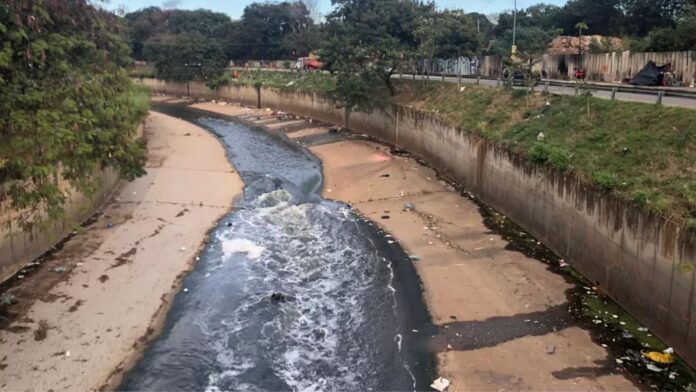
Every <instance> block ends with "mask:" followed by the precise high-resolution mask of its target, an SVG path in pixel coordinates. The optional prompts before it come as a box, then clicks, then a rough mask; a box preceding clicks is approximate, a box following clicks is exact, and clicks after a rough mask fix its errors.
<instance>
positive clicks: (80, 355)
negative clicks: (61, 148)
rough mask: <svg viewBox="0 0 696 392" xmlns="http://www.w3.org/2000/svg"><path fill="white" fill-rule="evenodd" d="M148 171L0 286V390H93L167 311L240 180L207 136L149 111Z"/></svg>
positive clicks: (116, 374) (111, 381) (110, 378)
mask: <svg viewBox="0 0 696 392" xmlns="http://www.w3.org/2000/svg"><path fill="white" fill-rule="evenodd" d="M145 137H146V139H147V141H148V154H149V155H148V157H149V159H148V164H147V172H148V174H147V175H146V176H144V177H142V178H140V179H138V180H136V181H134V182H132V183H128V184H126V185H125V186H124V187H123V189H122V190H121V191H120V192H119V193H118V196H117V197H116V198H115V199H114V200H113V201H112V202H111V203H109V204H108V205H107V206H106V207H105V208H104V210H103V213H102V214H101V215H99V216H98V217H96V218H95V219H93V220H92V221H90V223H89V225H86V226H85V227H84V228H83V229H82V230H81V231H79V232H77V233H76V234H75V235H74V236H73V237H71V238H70V239H68V240H67V241H66V242H64V243H63V244H62V246H61V247H59V248H58V249H56V250H55V251H54V252H52V253H51V254H48V255H45V256H44V257H42V258H40V259H39V260H38V261H39V262H40V263H41V267H40V268H39V269H38V270H37V271H35V272H33V273H31V274H29V275H27V276H26V277H25V278H23V279H22V280H14V281H13V282H10V283H7V284H5V285H4V287H3V293H2V294H3V295H4V297H3V298H8V299H9V298H12V302H13V304H12V305H9V306H8V307H3V310H5V311H6V312H9V313H11V314H13V315H14V319H15V321H14V322H12V323H10V324H8V325H5V326H4V327H5V328H3V329H2V330H0V352H1V353H2V354H1V356H0V380H1V381H0V388H1V389H3V390H97V389H99V388H101V387H103V386H105V385H109V386H113V385H115V383H117V382H118V379H119V378H120V376H121V372H122V371H123V370H125V369H127V368H128V367H129V366H130V364H131V363H132V362H133V361H134V360H135V359H136V358H137V357H138V355H139V353H140V352H141V350H142V349H143V348H144V347H145V346H146V345H147V343H148V341H149V340H150V339H151V338H152V337H153V336H154V335H156V334H157V329H158V328H159V326H160V324H161V323H162V321H163V319H164V316H165V315H166V313H167V309H168V307H169V306H168V304H169V303H170V302H171V299H172V297H173V295H174V294H175V293H176V292H177V291H178V288H179V285H180V282H181V279H182V278H183V277H184V276H185V274H186V272H187V271H189V270H190V269H191V268H192V266H193V264H194V262H195V260H194V257H195V255H196V254H197V252H198V250H199V248H200V247H201V245H202V244H203V243H204V241H205V238H206V233H207V232H208V230H210V229H211V228H212V227H213V225H214V224H215V222H216V221H217V220H218V219H219V218H220V217H222V216H223V215H224V214H225V213H227V212H228V211H229V210H230V208H231V206H232V200H233V198H234V197H235V196H237V195H239V194H241V192H242V189H243V183H242V181H241V179H240V178H239V177H238V175H237V174H236V173H235V171H234V170H233V169H232V167H231V166H230V164H229V162H228V160H227V159H226V156H225V151H224V150H223V148H222V146H221V145H220V144H219V142H218V141H217V140H216V139H215V138H214V137H213V136H212V135H210V134H209V133H207V132H206V131H204V130H203V129H201V128H199V127H197V126H194V125H193V124H191V123H188V122H185V121H181V120H178V119H174V118H172V117H168V116H165V115H162V114H158V113H152V114H151V115H150V116H149V117H148V119H147V121H146V124H145Z"/></svg>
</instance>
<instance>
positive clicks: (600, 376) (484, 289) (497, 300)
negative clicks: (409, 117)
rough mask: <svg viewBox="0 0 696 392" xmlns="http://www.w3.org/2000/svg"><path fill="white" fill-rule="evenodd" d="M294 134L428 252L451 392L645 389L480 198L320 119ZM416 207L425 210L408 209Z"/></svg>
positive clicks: (345, 197) (247, 115)
mask: <svg viewBox="0 0 696 392" xmlns="http://www.w3.org/2000/svg"><path fill="white" fill-rule="evenodd" d="M162 99H163V100H167V99H171V98H166V97H164V98H162ZM195 107H197V108H199V109H204V110H209V111H214V112H218V113H223V114H233V115H237V114H241V115H242V117H243V118H244V119H245V120H246V121H252V122H256V123H258V124H261V125H264V126H266V127H267V128H269V130H277V129H282V128H283V127H284V126H285V125H286V124H287V125H288V126H289V125H291V124H293V121H295V120H296V119H295V118H287V119H282V120H281V119H278V120H277V121H274V120H273V118H274V117H276V116H265V114H268V110H265V111H263V110H250V109H246V110H242V108H240V107H239V106H237V105H231V106H224V105H223V106H221V105H219V104H213V103H199V104H197V105H195ZM268 121H270V122H271V123H270V124H271V125H273V126H272V127H271V126H268ZM286 134H287V136H288V137H289V138H290V139H291V140H295V141H297V142H298V143H300V144H303V145H306V146H308V147H309V148H310V149H311V151H312V152H313V153H314V154H316V155H317V156H318V157H319V158H320V159H321V160H322V162H323V165H324V176H325V178H324V180H325V183H324V192H323V193H324V194H323V196H324V197H325V198H328V199H334V200H340V201H343V202H346V203H350V204H352V205H353V206H354V207H355V208H356V209H358V210H359V211H360V212H361V213H362V214H364V215H366V216H367V217H368V218H370V219H371V220H373V221H374V222H377V223H378V224H379V225H380V226H381V227H382V228H383V229H385V230H386V231H388V232H390V233H391V234H392V235H393V236H394V238H395V239H396V240H398V241H399V242H400V244H401V245H402V247H403V248H404V249H405V250H406V251H407V252H409V253H410V254H412V255H416V256H418V257H417V258H418V261H415V263H416V268H417V271H418V273H419V275H420V277H421V279H422V281H423V285H424V296H425V300H426V303H427V305H428V308H429V310H430V312H431V314H432V316H433V322H434V323H435V324H437V325H438V326H440V327H441V330H442V331H444V332H442V333H441V334H440V335H438V336H437V337H436V338H435V339H433V342H432V344H433V348H434V350H435V351H437V352H438V354H437V357H438V362H439V371H440V373H441V375H443V376H445V377H447V378H448V379H449V380H450V381H451V382H452V386H451V387H450V389H449V390H450V391H465V390H485V391H503V390H535V391H542V390H565V391H586V390H611V391H626V390H635V389H636V387H635V386H634V384H633V383H632V382H630V381H629V380H628V379H627V378H626V377H624V375H623V373H622V371H623V370H622V368H620V367H618V366H617V365H616V363H615V360H614V358H613V357H611V355H610V354H609V351H608V350H607V349H606V348H604V347H602V346H600V345H598V344H597V343H594V342H593V341H592V338H591V336H590V333H589V332H588V331H586V330H584V329H582V328H579V327H577V326H575V323H574V322H573V320H572V318H571V317H570V316H569V315H568V299H567V297H566V290H568V289H569V288H571V285H570V284H569V283H568V282H567V281H566V280H565V279H564V278H563V277H562V276H560V275H558V274H555V273H553V272H551V271H549V270H548V269H547V266H546V265H545V264H543V263H541V262H539V261H538V260H534V259H531V258H528V257H526V256H525V255H523V254H522V253H519V252H516V251H512V250H507V248H508V242H507V241H505V240H504V239H503V238H502V237H501V236H500V235H497V234H494V233H493V232H492V231H491V230H490V229H489V228H488V227H487V226H486V225H485V224H484V218H483V217H482V215H481V213H480V212H479V208H478V206H477V205H476V204H475V203H474V202H472V201H471V200H470V199H468V198H465V197H463V196H461V195H460V194H459V193H458V192H456V191H455V190H454V189H453V188H452V187H450V186H448V185H447V184H445V183H443V182H440V181H438V179H437V175H436V173H435V172H434V171H432V170H430V169H428V168H425V167H423V166H421V165H420V164H418V163H417V162H416V161H415V160H414V159H412V158H407V157H399V156H394V155H392V154H390V152H389V149H388V148H387V147H385V146H383V145H380V144H377V143H372V142H369V141H364V140H342V141H337V140H339V139H335V138H334V139H332V138H327V136H330V135H328V128H327V127H321V126H319V127H318V126H317V125H316V124H309V123H308V124H307V125H306V127H305V128H304V129H303V128H301V127H299V128H298V127H295V128H294V129H292V130H289V131H286ZM406 203H411V204H413V207H414V209H413V210H411V211H407V210H405V209H404V206H405V204H406Z"/></svg>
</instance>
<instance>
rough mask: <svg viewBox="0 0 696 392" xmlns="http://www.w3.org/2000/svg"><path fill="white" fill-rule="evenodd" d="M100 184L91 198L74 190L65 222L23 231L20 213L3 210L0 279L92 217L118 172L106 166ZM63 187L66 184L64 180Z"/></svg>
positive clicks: (0, 240)
mask: <svg viewBox="0 0 696 392" xmlns="http://www.w3.org/2000/svg"><path fill="white" fill-rule="evenodd" d="M98 177H99V180H100V182H101V187H100V189H99V191H98V192H97V193H96V194H94V195H93V196H92V197H87V196H85V195H83V194H80V193H77V192H73V193H72V194H71V196H70V197H69V199H68V201H67V202H66V204H65V220H64V221H48V220H47V221H46V223H45V224H44V225H42V226H40V227H36V228H34V229H32V230H31V231H24V230H22V228H21V227H18V224H17V215H18V214H17V213H16V212H10V211H9V210H8V209H6V208H3V209H1V210H0V282H4V281H5V280H6V279H8V278H10V277H11V276H12V275H14V274H15V273H17V272H18V271H20V270H21V269H22V268H24V267H25V266H26V265H27V264H29V263H30V262H32V261H33V260H34V259H36V258H37V257H39V256H41V255H42V254H44V253H45V252H46V251H48V250H49V249H51V247H53V246H54V245H56V244H57V243H58V242H60V241H61V240H62V239H63V238H65V237H66V236H67V235H68V234H70V233H71V232H72V231H73V230H75V227H76V226H78V225H79V224H80V223H81V222H83V221H85V220H86V219H87V218H89V217H90V216H91V215H92V214H93V213H94V212H95V211H96V210H97V209H98V208H99V207H100V206H101V205H102V204H104V202H105V201H106V200H107V199H108V198H109V196H110V195H111V193H112V192H113V191H114V189H115V188H116V186H117V184H118V182H119V176H118V173H116V171H115V170H113V169H111V168H106V169H104V170H101V171H100V172H99V173H98ZM60 186H61V188H62V189H67V187H68V186H67V184H66V183H65V182H64V181H61V183H60Z"/></svg>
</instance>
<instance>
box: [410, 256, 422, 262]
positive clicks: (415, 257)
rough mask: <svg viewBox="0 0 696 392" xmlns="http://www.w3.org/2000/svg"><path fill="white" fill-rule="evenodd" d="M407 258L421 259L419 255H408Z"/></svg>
mask: <svg viewBox="0 0 696 392" xmlns="http://www.w3.org/2000/svg"><path fill="white" fill-rule="evenodd" d="M408 258H409V259H411V260H413V261H419V260H420V259H421V257H420V256H416V255H412V256H408Z"/></svg>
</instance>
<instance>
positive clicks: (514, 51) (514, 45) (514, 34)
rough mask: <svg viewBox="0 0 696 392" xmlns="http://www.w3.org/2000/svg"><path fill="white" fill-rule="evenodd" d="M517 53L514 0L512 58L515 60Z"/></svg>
mask: <svg viewBox="0 0 696 392" xmlns="http://www.w3.org/2000/svg"><path fill="white" fill-rule="evenodd" d="M516 54H517V0H515V10H514V12H513V14H512V56H511V57H512V59H513V60H515V57H517V56H516Z"/></svg>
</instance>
